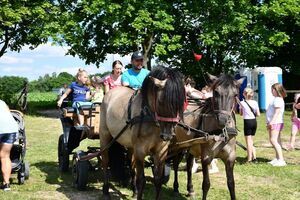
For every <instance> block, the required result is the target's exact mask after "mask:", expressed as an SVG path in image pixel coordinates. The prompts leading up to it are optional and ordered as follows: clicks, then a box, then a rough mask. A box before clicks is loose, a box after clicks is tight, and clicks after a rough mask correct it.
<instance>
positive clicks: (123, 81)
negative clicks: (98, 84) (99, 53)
mask: <svg viewBox="0 0 300 200" xmlns="http://www.w3.org/2000/svg"><path fill="white" fill-rule="evenodd" d="M121 82H122V85H123V86H129V78H128V77H127V76H126V74H125V73H124V74H122V77H121Z"/></svg>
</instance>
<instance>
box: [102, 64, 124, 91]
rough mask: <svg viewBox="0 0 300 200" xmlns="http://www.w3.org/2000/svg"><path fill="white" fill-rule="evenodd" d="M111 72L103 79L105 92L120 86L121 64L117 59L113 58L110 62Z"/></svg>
mask: <svg viewBox="0 0 300 200" xmlns="http://www.w3.org/2000/svg"><path fill="white" fill-rule="evenodd" d="M112 69H113V70H112V73H111V74H109V75H108V76H106V77H105V78H104V80H103V83H104V93H105V94H106V93H107V92H108V91H109V90H111V89H113V88H115V87H118V86H121V85H122V84H121V74H122V69H123V64H122V62H121V61H119V60H115V61H114V62H113V64H112Z"/></svg>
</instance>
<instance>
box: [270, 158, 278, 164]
mask: <svg viewBox="0 0 300 200" xmlns="http://www.w3.org/2000/svg"><path fill="white" fill-rule="evenodd" d="M276 162H277V158H274V159H273V160H272V161H270V162H268V163H269V164H271V165H273V164H274V163H276Z"/></svg>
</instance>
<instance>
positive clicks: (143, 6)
mask: <svg viewBox="0 0 300 200" xmlns="http://www.w3.org/2000/svg"><path fill="white" fill-rule="evenodd" d="M58 2H59V6H60V8H61V12H62V14H61V16H62V17H61V25H62V33H61V36H62V40H61V42H62V43H66V44H67V45H69V46H70V47H71V48H70V50H69V54H71V55H73V56H75V55H78V56H79V57H80V58H82V59H84V60H86V63H87V64H90V63H95V64H96V65H97V66H99V64H100V62H102V61H103V60H104V59H105V57H106V55H107V54H109V53H112V54H113V53H119V54H123V55H124V54H128V53H131V52H133V51H137V50H139V49H140V48H141V49H142V50H143V52H144V62H145V63H144V64H146V63H147V61H150V60H151V59H150V58H152V57H153V56H154V55H155V56H160V55H162V54H165V53H166V49H177V48H180V47H181V45H180V44H179V43H178V40H179V36H178V35H170V34H169V32H170V31H172V30H174V26H173V22H174V16H173V14H172V13H170V12H169V11H170V9H169V8H170V6H172V3H171V2H168V1H159V0H147V1H133V0H124V1H118V0H82V1H75V2H74V1H68V0H59V1H58ZM148 67H150V63H149V62H148Z"/></svg>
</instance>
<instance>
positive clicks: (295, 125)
mask: <svg viewBox="0 0 300 200" xmlns="http://www.w3.org/2000/svg"><path fill="white" fill-rule="evenodd" d="M299 130H300V119H297V118H293V120H292V133H297V132H298V131H299Z"/></svg>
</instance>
